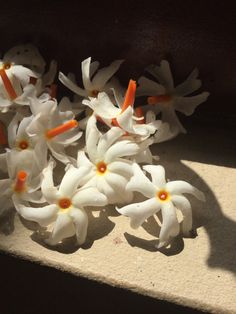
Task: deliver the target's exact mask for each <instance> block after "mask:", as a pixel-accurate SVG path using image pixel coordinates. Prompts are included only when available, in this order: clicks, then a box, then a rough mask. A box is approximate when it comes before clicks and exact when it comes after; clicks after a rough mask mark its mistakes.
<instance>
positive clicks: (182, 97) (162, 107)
mask: <svg viewBox="0 0 236 314" xmlns="http://www.w3.org/2000/svg"><path fill="white" fill-rule="evenodd" d="M147 72H149V73H150V74H151V75H152V76H153V77H154V78H155V79H156V80H157V81H158V82H159V83H157V82H156V81H152V80H150V79H148V78H146V77H141V78H140V79H139V81H138V83H139V85H140V86H139V88H138V90H137V94H138V96H146V95H147V96H149V97H148V104H149V105H152V110H154V111H155V112H156V113H160V112H161V113H162V120H163V122H168V123H169V124H170V129H171V132H172V133H173V134H176V135H177V134H178V133H179V132H183V133H186V130H185V129H184V127H183V126H182V124H181V123H180V121H179V119H178V117H177V115H176V113H175V111H180V112H181V113H183V114H185V115H187V116H189V115H191V114H193V112H194V110H195V108H196V107H197V106H198V105H199V104H201V103H202V102H204V101H206V99H207V97H208V96H209V93H208V92H202V93H200V94H199V95H195V96H191V97H186V96H187V95H189V94H192V93H193V92H195V91H196V90H197V89H199V88H200V86H201V81H200V80H199V79H197V76H198V70H197V69H194V70H193V72H192V73H191V74H190V75H189V77H188V78H187V79H186V80H185V81H184V82H183V83H182V84H180V85H178V86H176V87H174V82H173V77H172V74H171V71H170V66H169V63H168V62H167V61H166V60H163V61H162V62H161V65H160V66H150V67H148V68H147ZM153 105H154V106H153ZM149 108H150V107H149Z"/></svg>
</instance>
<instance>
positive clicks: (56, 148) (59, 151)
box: [47, 140, 76, 164]
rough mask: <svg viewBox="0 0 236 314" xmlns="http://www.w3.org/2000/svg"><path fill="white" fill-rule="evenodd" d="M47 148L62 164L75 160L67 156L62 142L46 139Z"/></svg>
mask: <svg viewBox="0 0 236 314" xmlns="http://www.w3.org/2000/svg"><path fill="white" fill-rule="evenodd" d="M47 145H48V148H49V149H50V151H51V153H52V155H53V156H54V157H55V158H56V159H57V160H59V161H61V162H62V163H63V164H68V163H73V164H75V163H76V161H75V159H74V158H73V157H71V156H68V155H67V154H66V152H65V148H64V145H63V144H59V143H56V142H54V141H53V140H52V141H47Z"/></svg>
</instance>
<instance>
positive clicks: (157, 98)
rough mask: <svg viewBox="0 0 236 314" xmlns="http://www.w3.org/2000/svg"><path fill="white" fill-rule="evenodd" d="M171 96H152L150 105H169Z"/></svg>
mask: <svg viewBox="0 0 236 314" xmlns="http://www.w3.org/2000/svg"><path fill="white" fill-rule="evenodd" d="M171 98H172V96H171V95H157V96H150V97H148V99H147V102H148V104H149V105H156V104H158V103H167V102H169V101H170V100H171Z"/></svg>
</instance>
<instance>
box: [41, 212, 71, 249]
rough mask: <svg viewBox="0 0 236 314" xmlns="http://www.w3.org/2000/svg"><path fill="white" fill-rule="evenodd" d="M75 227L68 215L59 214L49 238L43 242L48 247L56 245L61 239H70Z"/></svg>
mask: <svg viewBox="0 0 236 314" xmlns="http://www.w3.org/2000/svg"><path fill="white" fill-rule="evenodd" d="M74 234H75V227H74V224H73V220H72V218H71V217H70V216H69V214H68V213H59V214H58V215H57V220H56V222H55V225H54V228H53V231H52V233H51V235H50V237H49V238H48V239H47V240H46V241H45V242H46V243H48V244H50V245H56V244H58V243H59V242H61V241H62V240H63V239H66V238H69V237H72V236H73V235H74Z"/></svg>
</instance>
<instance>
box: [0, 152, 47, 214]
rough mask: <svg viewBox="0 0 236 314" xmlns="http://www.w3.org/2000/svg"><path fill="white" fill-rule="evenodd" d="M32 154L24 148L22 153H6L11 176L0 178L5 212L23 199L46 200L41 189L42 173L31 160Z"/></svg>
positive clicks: (2, 209) (0, 212)
mask: <svg viewBox="0 0 236 314" xmlns="http://www.w3.org/2000/svg"><path fill="white" fill-rule="evenodd" d="M30 159H32V154H31V153H30V152H29V151H28V150H24V151H23V152H22V154H21V155H16V152H15V151H10V150H9V151H8V152H7V153H6V159H5V160H6V167H7V172H8V175H9V178H7V179H2V180H0V190H1V196H0V200H1V204H2V206H1V210H0V214H2V213H4V212H5V211H6V210H7V209H8V208H10V207H12V206H13V205H12V201H13V203H14V204H15V202H16V203H21V202H23V201H27V202H28V201H29V202H36V203H43V202H44V201H45V200H44V198H43V197H42V193H41V192H40V191H39V188H40V184H41V173H39V172H38V169H37V167H35V165H34V163H33V162H31V160H30Z"/></svg>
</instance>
